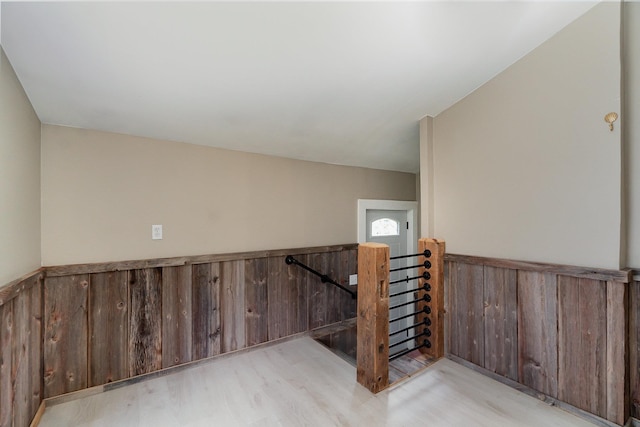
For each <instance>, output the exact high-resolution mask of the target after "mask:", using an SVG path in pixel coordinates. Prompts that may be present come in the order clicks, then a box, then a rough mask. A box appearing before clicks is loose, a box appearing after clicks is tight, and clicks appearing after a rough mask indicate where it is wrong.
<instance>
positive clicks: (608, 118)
mask: <svg viewBox="0 0 640 427" xmlns="http://www.w3.org/2000/svg"><path fill="white" fill-rule="evenodd" d="M616 120H618V114H617V113H609V114H607V115H606V116H604V121H605V122H607V123H609V130H610V131H613V122H615V121H616Z"/></svg>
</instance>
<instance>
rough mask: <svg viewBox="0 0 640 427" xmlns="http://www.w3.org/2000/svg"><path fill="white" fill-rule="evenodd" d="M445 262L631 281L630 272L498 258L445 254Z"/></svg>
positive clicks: (585, 277) (623, 281)
mask: <svg viewBox="0 0 640 427" xmlns="http://www.w3.org/2000/svg"><path fill="white" fill-rule="evenodd" d="M445 260H446V261H451V262H453V263H464V264H474V265H483V266H485V265H486V266H490V267H497V268H508V269H512V270H523V271H531V272H534V271H535V272H538V273H552V274H560V275H563V276H572V277H578V278H584V279H593V280H602V281H612V282H621V283H629V282H630V281H631V279H632V270H630V269H624V270H607V269H603V268H589V267H577V266H572V265H561V264H546V263H541V262H528V261H515V260H510V259H500V258H485V257H476V256H469V255H457V254H446V255H445Z"/></svg>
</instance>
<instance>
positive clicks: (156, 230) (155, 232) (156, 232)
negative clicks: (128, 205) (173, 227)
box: [151, 224, 162, 240]
mask: <svg viewBox="0 0 640 427" xmlns="http://www.w3.org/2000/svg"><path fill="white" fill-rule="evenodd" d="M151 238H152V239H153V240H162V224H155V225H152V226H151Z"/></svg>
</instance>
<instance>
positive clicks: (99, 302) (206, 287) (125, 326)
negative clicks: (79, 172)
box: [0, 245, 357, 399]
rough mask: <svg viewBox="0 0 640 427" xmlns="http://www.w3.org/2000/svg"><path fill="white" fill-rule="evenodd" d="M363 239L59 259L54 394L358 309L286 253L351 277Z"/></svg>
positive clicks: (53, 280)
mask: <svg viewBox="0 0 640 427" xmlns="http://www.w3.org/2000/svg"><path fill="white" fill-rule="evenodd" d="M355 248H356V245H340V246H332V247H323V248H303V249H298V250H292V251H264V252H259V253H257V252H252V253H243V254H239V255H238V256H239V258H237V259H234V257H233V254H231V255H215V256H209V257H188V258H184V259H181V261H180V262H174V261H175V259H174V260H173V261H171V262H169V261H167V260H155V261H145V262H138V261H136V262H132V263H116V264H110V263H109V264H95V265H86V266H71V267H68V268H67V267H60V268H55V269H53V270H52V272H53V274H52V275H49V274H47V275H46V278H45V280H44V282H45V285H44V287H45V290H46V291H45V295H44V315H45V322H46V325H47V328H46V334H47V336H46V338H47V339H46V340H45V346H44V347H45V351H44V364H45V367H46V372H45V392H46V397H52V396H56V395H59V394H62V393H66V392H69V391H74V390H79V389H82V388H85V387H88V386H94V385H101V384H106V383H108V382H110V381H114V380H116V379H122V378H127V377H132V376H136V375H140V374H144V373H148V372H154V371H157V370H160V369H162V368H165V367H169V366H175V365H179V364H182V363H187V362H191V361H195V360H199V359H203V358H207V357H211V356H215V355H218V354H222V353H227V352H231V351H236V350H240V349H243V348H246V347H249V346H253V345H256V344H260V343H263V342H267V341H272V340H275V339H279V338H283V337H287V336H290V335H293V334H296V333H300V332H305V331H308V330H310V329H311V328H315V327H319V326H325V325H328V324H331V323H335V322H337V321H341V320H345V319H346V318H348V316H351V317H353V316H355V300H353V299H352V298H351V296H350V295H349V294H347V293H346V292H343V291H340V290H339V289H337V288H335V287H333V286H331V285H330V284H323V283H320V279H319V278H317V277H315V276H312V275H310V274H309V273H308V272H306V271H305V270H303V269H301V268H300V267H297V266H295V265H287V264H286V263H285V261H284V260H285V256H286V255H287V254H291V255H295V256H296V258H297V259H298V260H300V261H301V262H303V263H306V264H308V265H310V266H311V267H312V268H314V269H316V270H319V271H322V272H323V273H326V274H327V275H329V276H331V277H332V278H335V280H337V281H339V282H340V283H342V284H345V285H347V284H348V278H349V275H350V274H355V273H356V269H357V259H356V258H357V251H356V250H355ZM274 254H276V255H274ZM249 255H254V256H256V257H255V258H249V257H248V256H249ZM183 261H184V262H183ZM172 263H173V264H172ZM185 263H186V264H185ZM92 267H96V268H97V270H98V271H92V269H91V268H92ZM107 267H110V268H115V269H114V270H113V271H103V270H104V269H105V268H107ZM130 267H135V268H130ZM139 267H140V268H139ZM78 272H82V274H76V273H78ZM63 273H74V274H70V275H61V274H63ZM343 294H344V295H343ZM311 296H312V298H310V297H311ZM310 307H311V308H312V310H310ZM3 315H5V316H8V315H7V314H4V312H3ZM72 350H73V351H72ZM0 379H1V378H0ZM0 390H1V388H0ZM2 398H3V397H2V394H1V393H0V399H2Z"/></svg>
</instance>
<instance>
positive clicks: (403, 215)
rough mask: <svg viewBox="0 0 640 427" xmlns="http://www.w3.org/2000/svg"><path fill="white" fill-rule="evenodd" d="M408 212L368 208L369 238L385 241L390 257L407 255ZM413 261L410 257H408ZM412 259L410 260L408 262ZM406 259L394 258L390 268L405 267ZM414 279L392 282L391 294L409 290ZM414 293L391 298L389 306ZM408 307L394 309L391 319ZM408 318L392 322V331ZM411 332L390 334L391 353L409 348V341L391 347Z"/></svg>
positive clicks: (393, 277) (394, 275) (405, 273)
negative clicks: (411, 280)
mask: <svg viewBox="0 0 640 427" xmlns="http://www.w3.org/2000/svg"><path fill="white" fill-rule="evenodd" d="M407 227H408V223H407V211H405V210H367V241H368V242H377V243H384V244H385V245H389V252H390V256H391V257H395V256H400V255H407V253H406V251H407ZM408 259H409V260H411V258H408ZM409 262H411V261H409ZM406 266H407V258H401V259H394V260H391V263H390V266H389V268H390V269H391V270H393V269H397V268H401V267H406ZM409 271H410V270H401V271H395V272H391V273H390V275H389V282H394V281H397V280H402V279H405V278H407V277H410V276H409V274H410V273H409ZM410 285H411V282H409V283H407V282H401V283H396V284H392V285H389V294H390V295H393V294H395V293H398V292H402V291H406V290H408V289H409V288H408V286H410ZM411 295H412V294H404V295H398V296H396V297H392V298H390V299H389V307H392V306H394V305H398V304H402V303H404V302H407V301H408V298H413V297H412V296H411ZM408 307H411V306H403V307H399V308H396V309H393V310H391V311H390V312H389V319H396V318H398V317H401V316H404V315H406V314H409V311H408ZM410 319H411V318H409V319H403V320H399V321H396V322H391V323H390V324H389V333H390V334H392V333H394V332H396V331H399V330H401V329H404V328H406V327H407V326H408V325H410V324H411V323H409V322H408V321H409V320H410ZM408 337H409V335H408V331H405V332H402V333H399V334H394V335H391V336H390V338H389V346H390V349H389V352H390V354H393V353H398V352H400V351H402V350H405V349H407V348H408V345H409V344H410V342H409V343H403V344H400V345H396V346H394V347H391V346H392V345H393V344H395V343H397V342H399V341H402V340H404V339H406V338H408Z"/></svg>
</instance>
